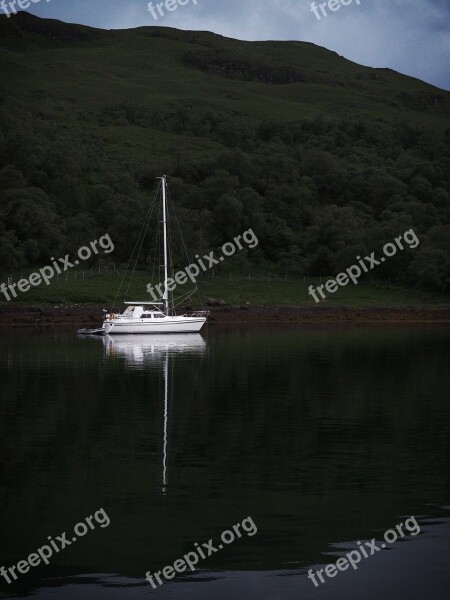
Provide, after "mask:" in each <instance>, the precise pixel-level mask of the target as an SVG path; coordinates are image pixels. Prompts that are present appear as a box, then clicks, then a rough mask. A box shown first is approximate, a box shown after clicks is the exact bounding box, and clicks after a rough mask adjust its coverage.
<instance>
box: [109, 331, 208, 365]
mask: <svg viewBox="0 0 450 600" xmlns="http://www.w3.org/2000/svg"><path fill="white" fill-rule="evenodd" d="M102 339H103V344H104V347H105V354H106V356H107V357H118V356H123V357H125V358H126V362H127V364H128V365H129V366H133V367H135V368H136V367H138V368H139V367H140V366H143V365H144V363H145V361H146V359H150V360H152V361H153V360H155V359H158V358H163V357H165V356H166V354H168V355H177V354H188V353H192V354H198V353H203V352H205V350H206V341H205V340H204V338H203V337H202V336H201V335H200V334H195V333H188V334H182V333H176V334H164V335H121V336H115V337H112V336H109V335H105V336H104V337H103V338H102Z"/></svg>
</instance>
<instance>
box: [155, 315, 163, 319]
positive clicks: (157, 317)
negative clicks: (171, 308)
mask: <svg viewBox="0 0 450 600" xmlns="http://www.w3.org/2000/svg"><path fill="white" fill-rule="evenodd" d="M155 319H164V315H155Z"/></svg>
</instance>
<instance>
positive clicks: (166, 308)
mask: <svg viewBox="0 0 450 600" xmlns="http://www.w3.org/2000/svg"><path fill="white" fill-rule="evenodd" d="M161 179H162V203H163V227H164V295H163V301H164V312H165V314H166V315H167V316H168V315H169V293H168V291H167V280H168V278H169V276H168V264H167V214H166V203H167V202H166V176H165V175H163V176H162V178H161Z"/></svg>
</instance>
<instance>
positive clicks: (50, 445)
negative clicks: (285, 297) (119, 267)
mask: <svg viewBox="0 0 450 600" xmlns="http://www.w3.org/2000/svg"><path fill="white" fill-rule="evenodd" d="M449 334H450V327H449V326H448V325H398V326H396V325H389V326H386V325H377V326H375V325H373V326H370V325H367V326H342V327H339V326H329V325H327V326H320V325H317V326H300V325H299V326H295V325H289V326H275V325H274V326H268V325H261V326H257V327H256V326H255V327H236V326H233V327H231V326H230V327H227V326H212V327H210V328H209V329H208V330H206V331H205V333H204V334H202V336H200V335H194V336H189V335H188V336H180V337H178V336H175V337H172V336H165V337H162V338H159V337H156V336H155V337H154V336H146V337H144V338H141V337H137V336H135V337H131V338H130V337H128V336H127V337H123V338H114V339H101V338H99V339H82V338H78V337H77V336H76V335H74V334H73V332H72V331H65V330H46V331H45V330H31V329H15V330H11V329H9V330H4V331H3V332H0V393H1V403H0V419H1V443H2V447H3V449H2V452H1V462H2V465H1V472H0V474H1V488H0V490H1V496H0V498H1V520H0V526H1V560H0V566H2V565H3V566H4V567H6V568H8V567H10V566H11V565H17V563H19V561H21V560H24V559H27V557H28V556H29V555H30V554H31V553H35V552H36V551H37V549H38V548H40V547H42V546H43V545H45V544H49V543H50V540H49V539H48V536H52V539H56V537H57V536H61V534H62V532H67V537H68V539H69V540H72V543H71V545H70V547H66V548H64V549H63V550H61V551H59V552H58V553H56V552H54V554H53V556H52V557H51V558H49V564H48V565H45V564H44V565H43V564H42V563H41V564H40V565H37V566H34V567H31V568H30V569H29V571H28V572H26V573H22V574H21V573H18V577H17V580H14V579H13V578H12V576H11V575H10V577H11V578H12V579H13V580H12V582H11V584H8V583H7V581H6V579H5V577H4V576H0V597H2V598H3V597H4V598H27V597H31V596H32V597H34V598H37V599H44V598H50V599H55V600H58V599H64V600H66V599H68V600H71V599H74V600H75V599H81V598H89V599H90V598H92V599H95V600H97V599H98V600H104V599H105V600H106V599H111V600H115V599H116V598H117V599H125V600H127V599H130V600H133V599H134V598H136V599H137V598H145V597H150V596H151V597H161V598H168V599H170V598H172V599H178V598H180V599H181V600H200V599H214V600H225V599H226V600H229V599H231V598H232V599H235V598H236V599H238V600H241V599H242V600H247V599H248V600H275V599H276V600H278V599H280V600H281V599H283V600H284V599H287V600H291V599H292V600H293V599H300V600H302V599H305V600H310V599H318V600H322V599H327V600H328V599H333V600H336V599H337V600H341V599H342V600H361V599H363V598H364V599H369V600H372V599H373V600H375V599H377V600H379V599H383V600H400V599H403V598H405V599H408V600H415V599H417V600H419V599H420V600H424V599H429V600H441V599H442V600H444V599H445V600H448V598H449V597H450V591H449V590H450V468H449V467H450V452H449V450H450V435H449V434H450V402H449V389H450V385H449V384H450V373H449V368H448V367H449V360H448V358H449V353H448V348H449V337H450V336H449ZM100 509H103V513H101V514H106V515H107V517H108V519H109V521H110V523H109V525H107V526H104V527H102V526H101V523H100V518H99V520H98V521H96V520H94V521H93V523H94V529H92V530H91V529H89V531H88V532H87V533H85V535H81V534H80V535H79V536H78V538H77V539H76V541H75V542H74V541H73V535H74V526H75V524H77V523H80V522H82V521H85V518H86V517H88V516H90V515H94V513H97V511H99V510H100ZM97 514H100V513H97ZM411 516H414V517H415V519H416V522H417V523H418V524H419V525H420V529H421V531H420V533H419V534H418V535H415V536H412V535H408V536H405V537H403V538H401V539H399V540H398V541H396V542H394V543H391V544H388V547H386V548H385V549H384V550H381V551H376V552H375V553H374V555H373V556H369V557H368V558H363V559H362V560H361V562H360V563H359V565H357V570H354V569H352V568H349V569H348V570H345V571H343V572H338V573H337V575H335V576H334V577H332V578H331V577H327V576H325V579H324V581H325V583H323V584H320V585H319V587H317V588H316V587H315V586H314V584H313V583H312V581H311V580H310V579H308V576H307V572H308V570H309V569H311V568H312V569H313V570H314V571H316V570H317V569H321V568H322V569H323V568H324V567H325V565H327V564H329V563H335V562H336V560H337V559H338V558H339V557H344V556H345V554H346V553H348V552H350V551H352V550H354V549H355V548H357V547H358V546H357V542H358V541H361V542H363V543H364V542H365V541H367V540H371V539H372V538H376V540H377V543H378V545H380V544H381V541H383V533H384V532H385V531H386V530H387V529H395V526H396V525H397V524H399V523H402V522H404V521H405V519H408V517H411ZM248 517H250V521H249V520H247V521H246V523H247V526H248V525H249V523H250V522H251V523H253V524H254V525H255V527H256V528H257V532H256V533H255V532H254V529H253V530H252V533H254V535H249V534H248V533H247V532H246V531H244V530H243V526H242V527H241V532H242V531H243V533H242V534H241V537H240V538H238V537H237V536H236V540H235V541H233V542H232V543H229V544H228V545H227V544H225V545H223V546H224V547H223V548H222V549H221V550H218V551H217V552H214V553H213V555H212V556H210V557H206V558H205V559H204V560H203V559H200V560H199V563H198V565H197V569H196V570H195V571H194V572H192V571H190V570H189V571H188V572H183V573H180V574H178V575H177V577H176V578H175V579H171V580H170V581H166V582H165V583H164V585H162V586H160V587H159V586H158V587H157V589H153V587H152V586H151V585H150V584H149V583H148V582H147V581H146V580H145V574H146V572H148V571H149V572H150V573H155V572H158V571H161V570H162V569H163V568H164V567H165V566H166V565H173V564H174V562H175V561H176V560H177V559H182V558H183V555H185V554H186V553H188V552H191V551H193V550H195V547H194V544H195V543H196V542H197V543H198V544H200V545H201V544H202V543H206V542H208V540H209V539H210V538H212V539H213V540H214V544H215V547H216V546H217V545H218V542H220V536H221V533H222V532H223V531H224V530H232V528H233V525H235V524H238V523H242V522H243V520H244V519H247V518H248ZM91 523H92V519H91ZM102 523H103V525H106V521H105V520H103V521H102ZM86 528H87V527H86ZM248 532H250V527H249V528H248ZM55 543H56V542H55ZM205 552H206V551H205ZM15 572H16V573H17V569H16V571H15Z"/></svg>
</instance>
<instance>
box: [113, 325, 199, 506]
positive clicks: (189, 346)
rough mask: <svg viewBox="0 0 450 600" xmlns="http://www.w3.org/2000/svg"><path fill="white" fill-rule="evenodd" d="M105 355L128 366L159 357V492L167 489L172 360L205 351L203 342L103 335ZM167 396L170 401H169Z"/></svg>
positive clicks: (140, 366)
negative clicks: (161, 405) (121, 359)
mask: <svg viewBox="0 0 450 600" xmlns="http://www.w3.org/2000/svg"><path fill="white" fill-rule="evenodd" d="M103 344H104V347H105V354H106V357H107V358H117V357H121V356H123V357H125V361H126V364H127V366H128V367H131V368H134V369H136V368H137V369H144V368H145V365H146V364H147V363H154V362H155V361H156V362H158V361H159V359H161V360H162V372H163V381H164V413H163V424H162V429H163V431H162V441H163V448H162V484H161V491H162V493H163V494H166V492H167V485H168V472H167V465H168V453H169V408H170V405H171V404H172V401H173V390H171V389H169V372H170V368H171V361H173V360H174V359H175V358H176V356H177V355H181V354H183V355H184V354H199V353H203V352H205V350H206V341H205V340H204V339H203V338H202V336H201V335H200V334H192V333H191V334H180V333H178V334H165V335H122V336H120V337H118V336H116V337H112V336H109V335H106V336H104V337H103ZM169 399H170V402H169Z"/></svg>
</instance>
